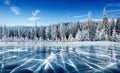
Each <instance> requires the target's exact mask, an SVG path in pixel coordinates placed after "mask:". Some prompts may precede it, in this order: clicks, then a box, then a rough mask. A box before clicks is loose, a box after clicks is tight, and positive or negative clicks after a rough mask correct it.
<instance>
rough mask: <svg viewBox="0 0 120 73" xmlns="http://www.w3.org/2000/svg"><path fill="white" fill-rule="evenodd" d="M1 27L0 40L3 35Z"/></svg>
mask: <svg viewBox="0 0 120 73" xmlns="http://www.w3.org/2000/svg"><path fill="white" fill-rule="evenodd" d="M2 32H3V31H2V26H0V39H2V37H3V34H2Z"/></svg>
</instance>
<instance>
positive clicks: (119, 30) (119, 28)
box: [116, 15, 120, 35]
mask: <svg viewBox="0 0 120 73" xmlns="http://www.w3.org/2000/svg"><path fill="white" fill-rule="evenodd" d="M116 33H117V34H118V35H119V34H120V17H119V15H118V17H117V21H116Z"/></svg>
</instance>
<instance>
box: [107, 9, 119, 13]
mask: <svg viewBox="0 0 120 73" xmlns="http://www.w3.org/2000/svg"><path fill="white" fill-rule="evenodd" d="M107 12H120V9H114V10H107Z"/></svg>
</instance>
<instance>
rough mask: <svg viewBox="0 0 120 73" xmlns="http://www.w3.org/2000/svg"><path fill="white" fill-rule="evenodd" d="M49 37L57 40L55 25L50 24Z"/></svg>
mask: <svg viewBox="0 0 120 73" xmlns="http://www.w3.org/2000/svg"><path fill="white" fill-rule="evenodd" d="M51 39H52V41H57V27H56V26H55V25H54V26H51Z"/></svg>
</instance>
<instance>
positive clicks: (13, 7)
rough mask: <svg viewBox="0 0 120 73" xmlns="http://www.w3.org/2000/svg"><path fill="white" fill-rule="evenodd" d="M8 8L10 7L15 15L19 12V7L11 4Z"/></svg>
mask: <svg viewBox="0 0 120 73" xmlns="http://www.w3.org/2000/svg"><path fill="white" fill-rule="evenodd" d="M10 9H11V11H12V12H13V13H14V14H16V15H20V14H21V12H20V8H19V7H16V6H11V7H10Z"/></svg>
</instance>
